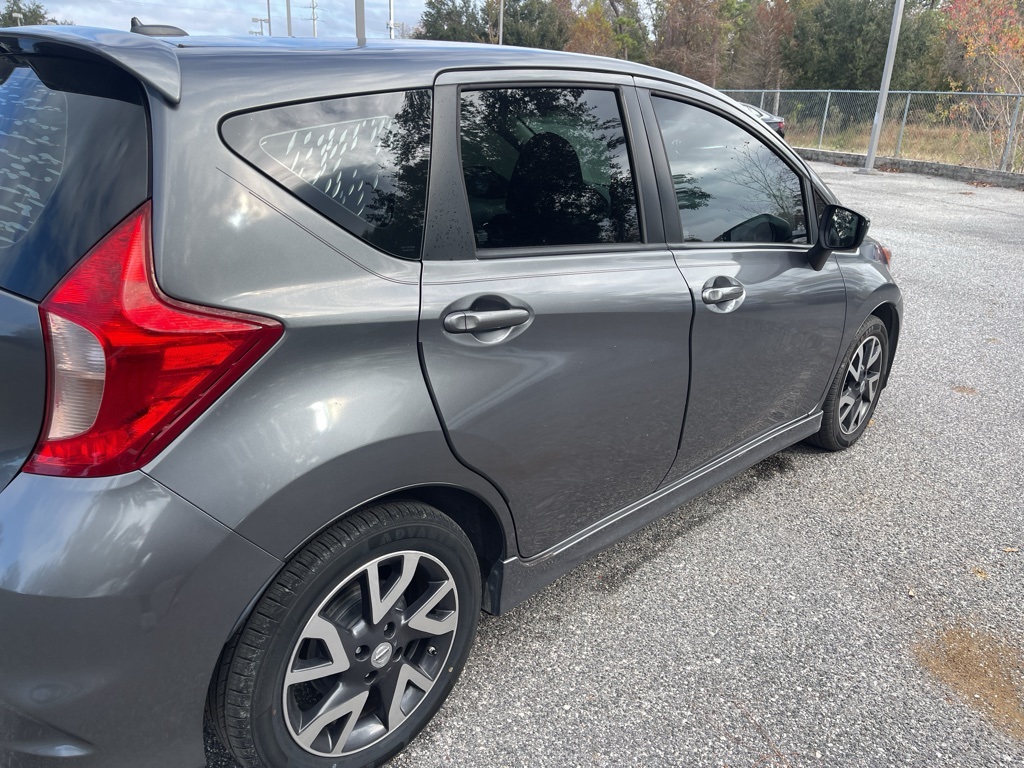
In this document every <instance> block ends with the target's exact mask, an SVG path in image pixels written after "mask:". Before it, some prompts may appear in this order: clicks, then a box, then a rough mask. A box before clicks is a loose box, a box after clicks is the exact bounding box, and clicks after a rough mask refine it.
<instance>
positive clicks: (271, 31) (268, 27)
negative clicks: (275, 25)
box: [267, 0, 274, 37]
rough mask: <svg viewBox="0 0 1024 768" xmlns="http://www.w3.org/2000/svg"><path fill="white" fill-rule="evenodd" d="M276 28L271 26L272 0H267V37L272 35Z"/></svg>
mask: <svg viewBox="0 0 1024 768" xmlns="http://www.w3.org/2000/svg"><path fill="white" fill-rule="evenodd" d="M273 34H274V30H272V29H271V28H270V0H267V37H271V36H272V35H273Z"/></svg>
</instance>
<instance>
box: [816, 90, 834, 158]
mask: <svg viewBox="0 0 1024 768" xmlns="http://www.w3.org/2000/svg"><path fill="white" fill-rule="evenodd" d="M831 102H832V91H829V92H828V95H827V96H825V113H824V114H823V115H822V116H821V133H819V134H818V149H821V142H822V141H824V139H825V121H826V120H828V105H829V104H830V103H831Z"/></svg>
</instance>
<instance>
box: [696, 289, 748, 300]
mask: <svg viewBox="0 0 1024 768" xmlns="http://www.w3.org/2000/svg"><path fill="white" fill-rule="evenodd" d="M741 296H743V286H742V285H726V286H722V287H720V288H705V289H704V291H703V292H702V293H701V298H702V299H704V303H705V304H724V303H725V302H727V301H734V300H735V299H738V298H740V297H741Z"/></svg>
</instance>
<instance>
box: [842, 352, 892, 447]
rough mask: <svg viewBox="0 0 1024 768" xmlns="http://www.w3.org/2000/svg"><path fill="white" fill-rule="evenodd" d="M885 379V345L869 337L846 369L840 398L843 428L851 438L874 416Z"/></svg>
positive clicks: (844, 432)
mask: <svg viewBox="0 0 1024 768" xmlns="http://www.w3.org/2000/svg"><path fill="white" fill-rule="evenodd" d="M881 380H882V343H881V341H879V340H878V338H877V337H876V336H868V337H867V338H866V339H864V341H863V342H862V343H861V345H860V346H859V347H857V351H856V352H854V354H853V357H852V358H851V359H850V365H849V367H848V368H847V369H846V378H845V380H844V381H843V389H842V394H841V395H840V397H839V428H840V429H841V430H842V432H843V434H846V435H851V434H853V433H854V432H856V431H857V430H858V429H860V428H861V425H862V424H863V423H864V420H865V419H866V418H867V417H868V414H870V413H871V406H872V404H873V403H874V402H875V398H876V397H877V396H878V392H879V388H880V384H881Z"/></svg>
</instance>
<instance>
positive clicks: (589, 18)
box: [565, 0, 618, 56]
mask: <svg viewBox="0 0 1024 768" xmlns="http://www.w3.org/2000/svg"><path fill="white" fill-rule="evenodd" d="M617 47H618V46H617V44H616V41H615V30H613V29H612V25H611V22H610V21H609V20H608V17H607V16H606V15H605V12H604V3H603V2H602V0H590V2H589V3H587V4H586V5H584V6H583V7H582V8H581V9H580V10H579V12H578V13H577V14H576V18H575V19H573V22H572V25H571V26H570V27H569V40H568V41H567V42H566V45H565V49H566V50H567V51H576V52H577V53H591V54H595V55H597V56H614V55H615V52H616V50H617Z"/></svg>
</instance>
